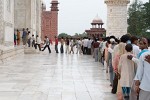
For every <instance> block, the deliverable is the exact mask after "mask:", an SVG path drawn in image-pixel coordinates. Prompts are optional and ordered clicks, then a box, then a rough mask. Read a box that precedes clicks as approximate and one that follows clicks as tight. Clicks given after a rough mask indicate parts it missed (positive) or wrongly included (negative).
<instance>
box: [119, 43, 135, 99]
mask: <svg viewBox="0 0 150 100" xmlns="http://www.w3.org/2000/svg"><path fill="white" fill-rule="evenodd" d="M125 50H126V51H127V52H126V53H125V54H123V55H122V56H121V57H120V61H119V66H118V73H119V74H120V86H121V87H122V92H123V96H124V100H129V94H130V90H131V86H132V82H133V79H134V76H135V69H134V68H135V67H134V65H135V64H134V62H133V61H131V60H129V59H128V58H127V56H128V55H131V52H132V50H133V47H132V45H131V44H127V45H126V46H125Z"/></svg>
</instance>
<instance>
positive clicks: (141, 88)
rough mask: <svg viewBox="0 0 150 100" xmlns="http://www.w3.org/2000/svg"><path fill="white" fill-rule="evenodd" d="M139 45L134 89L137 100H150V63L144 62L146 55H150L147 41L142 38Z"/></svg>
mask: <svg viewBox="0 0 150 100" xmlns="http://www.w3.org/2000/svg"><path fill="white" fill-rule="evenodd" d="M139 44H140V48H141V49H142V51H141V52H140V54H139V64H138V69H137V73H136V76H135V79H134V80H135V88H136V91H137V93H139V100H150V86H149V85H150V63H149V62H147V61H146V60H145V59H146V57H147V55H150V51H149V50H148V41H147V39H145V38H142V39H141V40H140V43H139Z"/></svg>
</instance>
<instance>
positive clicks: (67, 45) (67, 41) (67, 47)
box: [65, 37, 70, 53]
mask: <svg viewBox="0 0 150 100" xmlns="http://www.w3.org/2000/svg"><path fill="white" fill-rule="evenodd" d="M65 43H66V44H65V45H66V53H69V44H70V41H69V39H68V37H66V41H65Z"/></svg>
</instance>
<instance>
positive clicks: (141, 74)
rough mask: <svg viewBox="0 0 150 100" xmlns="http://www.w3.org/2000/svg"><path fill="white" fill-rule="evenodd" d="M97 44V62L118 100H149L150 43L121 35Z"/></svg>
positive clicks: (149, 41) (144, 39) (142, 39)
mask: <svg viewBox="0 0 150 100" xmlns="http://www.w3.org/2000/svg"><path fill="white" fill-rule="evenodd" d="M99 43H100V45H99V52H98V56H99V57H98V58H99V60H100V62H101V63H102V64H103V65H104V66H105V69H106V73H109V79H110V86H112V91H111V92H112V93H113V94H117V98H118V100H150V87H149V84H150V73H149V71H150V40H149V39H146V38H137V37H136V36H130V35H123V36H122V37H121V38H120V39H119V40H118V39H117V38H115V37H114V36H110V37H106V38H105V39H103V40H102V41H100V42H99ZM94 50H95V49H94ZM95 59H96V61H97V58H95Z"/></svg>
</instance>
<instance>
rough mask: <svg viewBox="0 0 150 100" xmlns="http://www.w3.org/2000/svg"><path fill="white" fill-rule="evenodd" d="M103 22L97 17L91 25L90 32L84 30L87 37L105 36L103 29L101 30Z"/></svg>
mask: <svg viewBox="0 0 150 100" xmlns="http://www.w3.org/2000/svg"><path fill="white" fill-rule="evenodd" d="M103 24H104V23H103V21H102V20H101V19H100V18H99V17H98V16H97V17H96V18H95V19H94V20H93V21H92V23H91V25H92V28H90V30H85V32H86V33H87V35H88V37H97V38H100V37H103V36H105V34H106V30H105V28H103Z"/></svg>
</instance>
